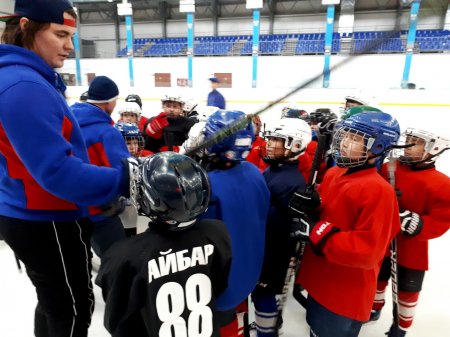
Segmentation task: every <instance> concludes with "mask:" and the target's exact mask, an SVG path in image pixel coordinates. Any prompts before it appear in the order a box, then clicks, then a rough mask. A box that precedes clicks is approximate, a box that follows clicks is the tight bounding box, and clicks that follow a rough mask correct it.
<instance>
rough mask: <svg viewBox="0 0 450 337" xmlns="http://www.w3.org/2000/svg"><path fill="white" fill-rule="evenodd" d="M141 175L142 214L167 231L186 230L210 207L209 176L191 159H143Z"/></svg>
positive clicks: (167, 156)
mask: <svg viewBox="0 0 450 337" xmlns="http://www.w3.org/2000/svg"><path fill="white" fill-rule="evenodd" d="M141 174H142V184H141V186H140V189H141V198H140V200H139V204H140V212H141V213H143V214H145V215H146V216H148V217H150V218H153V219H155V220H156V221H155V222H156V223H158V224H160V225H162V226H163V228H164V229H167V230H170V231H179V230H183V229H186V228H188V227H190V226H192V224H193V223H194V222H195V220H196V219H197V217H198V216H199V215H200V214H202V213H203V212H205V211H206V209H207V208H208V204H209V199H210V195H211V186H210V182H209V178H208V174H207V173H206V171H205V170H204V169H203V168H202V167H201V166H200V164H198V163H197V162H196V161H195V160H193V159H192V158H189V157H187V156H184V155H182V154H179V153H175V152H170V151H166V152H159V153H156V154H154V155H151V156H150V157H147V158H146V159H145V160H144V162H143V164H142V166H141Z"/></svg>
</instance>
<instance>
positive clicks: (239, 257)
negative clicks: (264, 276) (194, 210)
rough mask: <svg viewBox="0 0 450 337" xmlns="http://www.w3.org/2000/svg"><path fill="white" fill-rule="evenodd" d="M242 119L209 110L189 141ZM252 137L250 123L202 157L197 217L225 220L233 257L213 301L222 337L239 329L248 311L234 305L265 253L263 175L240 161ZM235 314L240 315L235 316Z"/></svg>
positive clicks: (245, 292) (266, 195)
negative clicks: (203, 191)
mask: <svg viewBox="0 0 450 337" xmlns="http://www.w3.org/2000/svg"><path fill="white" fill-rule="evenodd" d="M241 118H246V116H245V114H244V113H243V112H240V111H229V110H218V111H216V112H214V113H213V114H211V115H210V116H209V117H208V119H207V121H206V125H205V128H204V131H203V132H202V133H201V134H200V135H199V134H198V133H197V138H198V141H197V142H194V141H192V142H191V144H192V145H198V144H199V143H200V142H201V141H202V140H203V138H206V139H209V138H210V137H211V136H212V135H214V134H216V133H217V132H220V131H221V130H222V129H224V128H226V127H227V126H229V125H230V124H232V123H233V122H235V121H236V120H238V119H241ZM192 137H195V135H192ZM190 138H191V135H190ZM252 139H253V127H252V125H251V122H250V123H248V124H247V125H246V126H244V127H243V128H242V129H241V130H239V131H237V132H236V133H234V134H233V135H231V136H229V137H227V138H225V139H223V140H221V141H220V142H219V143H218V144H215V145H213V146H212V147H210V148H208V149H207V150H206V153H203V156H202V159H201V160H202V162H203V163H204V164H205V166H206V167H207V170H208V175H209V178H210V180H211V189H212V196H211V202H210V205H209V207H208V210H207V212H206V213H205V214H204V215H202V218H205V219H219V220H222V221H224V222H225V224H226V225H227V228H228V231H229V233H230V236H231V242H232V252H233V261H232V264H231V271H230V276H229V278H228V288H227V289H226V290H225V292H224V293H223V294H222V295H220V296H219V298H218V300H217V308H218V310H220V311H221V312H220V319H221V322H220V323H221V327H222V328H221V336H222V337H235V336H237V335H239V334H242V333H243V328H244V327H243V325H244V323H243V320H242V319H243V316H244V314H243V312H246V311H247V309H246V308H245V305H243V306H241V307H244V309H241V308H239V309H236V308H237V307H238V306H239V304H241V303H242V302H245V303H246V301H247V297H248V295H249V294H250V293H251V292H252V290H253V289H254V287H255V285H256V283H257V282H258V278H259V275H260V272H261V267H262V263H263V257H264V238H265V224H266V219H267V212H268V210H269V197H270V195H269V190H268V189H267V186H266V183H265V181H264V178H263V176H262V174H261V173H260V172H259V171H258V169H257V168H256V167H255V166H254V165H253V164H250V163H249V162H247V161H245V158H246V156H247V154H248V151H249V150H250V146H251V142H252ZM191 140H193V139H192V138H191ZM197 155H202V154H201V153H200V154H197ZM237 312H239V315H236V313H237ZM238 318H239V319H238Z"/></svg>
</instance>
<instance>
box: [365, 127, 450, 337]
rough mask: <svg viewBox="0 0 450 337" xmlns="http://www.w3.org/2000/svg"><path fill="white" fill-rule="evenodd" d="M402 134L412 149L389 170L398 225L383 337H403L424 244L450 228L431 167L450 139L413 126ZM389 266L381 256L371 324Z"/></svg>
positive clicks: (444, 197) (445, 186) (442, 181)
mask: <svg viewBox="0 0 450 337" xmlns="http://www.w3.org/2000/svg"><path fill="white" fill-rule="evenodd" d="M402 136H403V137H404V138H405V145H412V146H411V147H406V148H405V149H404V150H403V154H402V155H401V156H400V157H399V159H398V161H399V162H400V163H399V164H398V165H397V168H396V171H395V188H396V189H397V191H398V196H399V197H398V203H399V207H400V221H401V232H400V233H399V234H398V235H397V263H398V307H397V308H398V317H394V323H393V324H392V326H391V328H390V330H389V332H388V336H389V337H403V336H405V335H406V332H407V331H408V329H409V328H410V327H411V325H412V323H413V319H414V314H415V309H416V306H417V303H418V299H419V294H420V291H421V289H422V282H423V278H424V275H425V271H426V270H428V240H431V239H435V238H438V237H440V236H441V235H443V234H444V233H445V232H446V231H447V230H448V229H449V226H450V225H449V224H450V179H449V178H448V177H447V176H446V175H445V174H442V173H441V172H439V171H437V170H436V167H435V162H436V159H437V158H438V157H439V155H440V154H441V153H442V152H444V151H445V150H447V149H449V148H450V140H449V139H448V137H444V136H442V135H438V134H435V133H431V132H428V131H424V130H419V129H413V128H409V129H406V131H405V132H404V134H403V135H402ZM387 165H389V164H385V165H384V166H383V169H382V174H383V176H385V177H386V179H389V173H388V168H387ZM418 186H420V192H419V191H418V190H417V188H418ZM390 267H391V265H390V259H389V258H385V259H384V261H383V266H382V268H381V272H380V274H379V277H378V285H377V294H376V296H375V301H374V304H373V308H372V309H373V310H372V313H371V317H370V319H371V320H372V321H375V320H377V319H378V318H379V317H380V313H381V309H382V308H383V306H384V303H385V300H384V295H385V291H386V286H387V283H388V280H389V277H390V270H391V268H390ZM397 318H398V320H397Z"/></svg>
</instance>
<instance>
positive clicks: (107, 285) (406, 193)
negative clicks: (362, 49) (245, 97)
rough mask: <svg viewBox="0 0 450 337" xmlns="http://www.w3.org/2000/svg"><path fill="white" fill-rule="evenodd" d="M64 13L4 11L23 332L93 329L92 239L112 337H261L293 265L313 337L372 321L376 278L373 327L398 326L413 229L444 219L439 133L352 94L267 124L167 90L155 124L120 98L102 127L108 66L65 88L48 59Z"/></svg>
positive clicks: (4, 216)
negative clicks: (68, 95)
mask: <svg viewBox="0 0 450 337" xmlns="http://www.w3.org/2000/svg"><path fill="white" fill-rule="evenodd" d="M76 19H77V14H76V12H75V10H74V8H73V5H72V3H71V2H70V1H69V0H33V1H30V0H16V1H15V11H14V14H13V15H9V16H5V17H0V20H1V21H5V22H6V25H5V28H4V31H3V34H2V37H1V42H2V44H0V239H2V240H4V241H5V242H6V243H7V244H8V246H9V247H11V249H12V250H13V251H14V253H15V255H16V257H17V259H19V260H20V261H22V263H23V264H24V265H25V267H26V271H27V275H28V277H29V278H30V280H31V282H32V283H33V286H34V287H35V289H36V293H37V299H38V303H37V306H36V310H35V320H34V334H35V336H36V337H86V336H87V335H88V329H89V326H90V324H91V317H92V313H93V310H94V305H95V300H94V294H93V286H92V262H91V260H92V251H91V248H92V250H93V251H94V252H95V253H96V254H97V255H98V256H99V257H100V259H101V264H100V268H99V270H98V274H97V277H96V279H95V282H96V283H97V284H98V285H99V286H100V287H101V289H102V296H103V300H104V301H105V315H104V325H105V327H106V329H107V330H108V332H109V333H110V334H111V335H112V336H115V337H119V336H120V337H130V336H133V337H134V336H139V337H140V336H142V337H143V336H152V337H153V336H161V337H188V336H189V337H194V336H195V337H209V336H215V337H218V336H221V337H237V336H239V335H246V336H248V335H249V334H250V328H251V327H255V328H256V334H257V336H258V337H276V336H277V335H279V333H280V329H281V326H282V324H283V320H282V313H283V306H284V303H285V301H286V296H287V290H286V289H287V288H288V287H287V285H288V283H289V280H290V276H291V275H292V274H295V286H294V290H295V291H294V297H295V298H296V299H298V301H299V302H300V303H301V304H302V305H304V306H305V308H306V321H307V323H308V325H309V327H310V333H309V334H310V337H314V336H315V337H317V336H319V337H355V336H358V335H359V332H360V329H361V326H362V325H363V324H365V323H367V322H370V321H376V320H377V319H378V318H379V317H380V315H381V311H382V308H383V305H384V294H385V291H386V286H387V283H388V280H389V278H390V276H391V272H392V280H393V281H394V282H393V283H394V284H395V287H393V289H394V290H395V291H394V292H393V293H394V299H395V303H394V308H395V311H394V313H393V320H392V322H393V323H392V326H391V327H390V329H389V331H388V332H387V335H388V336H389V337H399V336H400V337H401V336H405V335H406V333H407V330H408V328H410V326H411V324H412V321H413V317H414V311H415V307H416V305H417V302H418V297H419V293H420V290H421V287H422V283H423V279H424V275H425V271H426V270H427V269H428V240H430V239H433V238H436V237H439V236H441V235H442V234H444V233H445V232H446V231H447V230H448V228H449V223H450V221H449V220H450V188H449V185H450V181H449V178H448V177H447V176H446V175H444V174H442V173H441V172H439V171H437V170H436V168H435V162H436V160H437V158H438V157H439V155H440V154H442V153H443V152H444V151H446V150H447V149H449V147H450V140H449V138H448V137H446V136H444V135H438V134H434V133H431V132H427V131H426V130H420V129H416V128H410V127H409V126H407V125H403V126H402V128H403V130H404V131H403V132H402V134H401V132H400V126H399V124H398V122H397V121H396V119H395V118H393V117H392V116H391V115H389V114H388V113H385V112H383V111H380V110H379V109H376V108H374V107H370V106H367V105H364V102H361V101H360V100H358V99H357V98H354V97H353V98H349V99H348V100H347V103H346V110H345V112H344V114H343V115H342V116H340V118H338V117H337V115H335V114H334V113H332V112H331V111H330V110H328V109H318V110H316V111H314V112H311V113H309V114H308V113H306V112H305V111H302V110H300V109H297V108H294V107H288V108H286V109H283V111H282V113H281V118H280V119H279V120H278V121H276V122H275V123H273V124H272V125H270V126H268V127H267V128H263V127H262V122H261V120H260V118H259V117H258V116H252V115H246V114H245V113H243V112H240V111H231V110H226V109H225V105H224V104H225V100H224V99H223V97H222V96H221V95H219V94H218V92H217V91H215V93H214V95H212V97H209V98H208V101H209V99H210V98H211V101H215V102H219V103H220V106H218V107H207V108H205V109H197V108H196V107H195V106H193V105H191V106H188V105H187V104H185V102H184V100H183V99H182V98H181V97H177V96H169V97H164V98H163V99H162V108H163V111H162V112H161V113H159V114H157V115H156V116H154V117H152V118H146V117H144V116H142V114H141V111H142V101H141V99H140V97H138V96H137V95H130V96H128V97H127V99H126V102H125V104H123V105H120V106H118V107H117V108H118V111H119V114H120V120H119V121H118V122H117V123H114V122H113V120H112V118H111V114H112V113H113V111H114V109H115V108H116V104H117V99H118V96H119V90H118V87H117V85H116V84H115V83H114V82H113V81H112V80H111V79H110V78H108V77H106V76H97V77H96V78H94V80H93V81H92V82H91V84H90V86H89V90H88V92H87V95H85V96H86V97H83V101H82V102H78V103H76V104H74V105H73V106H71V107H69V106H68V104H67V102H66V100H65V97H64V93H65V90H66V86H65V85H64V83H63V81H62V79H61V76H60V75H59V74H58V73H57V72H56V71H55V69H58V68H61V67H62V66H63V65H64V61H65V59H66V58H67V57H68V55H69V54H70V53H71V52H72V51H73V49H74V47H73V41H72V38H73V36H74V34H75V32H76V25H77V20H76ZM212 82H213V83H214V85H213V89H215V88H217V86H218V85H219V83H218V81H217V80H215V79H214V80H212ZM213 91H214V90H213ZM261 129H263V130H261ZM230 130H231V131H232V132H231V131H230ZM138 214H140V215H143V216H146V217H147V218H148V219H149V220H148V221H149V222H148V228H147V230H145V231H144V232H142V233H139V234H138V233H137V231H136V223H137V217H138ZM390 246H392V249H390V248H389V247H390ZM391 250H392V254H391V253H390V251H391ZM249 298H250V299H251V301H252V303H253V306H252V307H254V310H255V312H254V316H255V322H254V324H250V323H249V322H248V311H249V307H248V305H247V303H248V299H249ZM251 310H253V309H251ZM252 333H255V332H252Z"/></svg>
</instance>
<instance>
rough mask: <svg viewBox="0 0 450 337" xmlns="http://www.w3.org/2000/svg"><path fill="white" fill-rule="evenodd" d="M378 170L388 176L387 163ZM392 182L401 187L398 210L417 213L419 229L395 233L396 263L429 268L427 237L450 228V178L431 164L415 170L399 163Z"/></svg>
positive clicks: (410, 266)
mask: <svg viewBox="0 0 450 337" xmlns="http://www.w3.org/2000/svg"><path fill="white" fill-rule="evenodd" d="M381 173H382V175H383V176H384V177H386V179H387V168H386V164H385V165H384V166H383V168H382V170H381ZM395 185H396V188H397V189H398V190H400V193H401V196H400V198H399V206H400V209H406V210H409V211H412V212H415V213H417V214H419V215H420V217H421V218H422V220H423V229H422V232H421V233H420V234H419V235H417V236H414V237H407V236H405V235H402V234H401V233H400V234H399V235H398V236H397V251H398V253H397V255H398V263H399V264H400V265H402V266H404V267H408V268H411V269H417V270H428V240H430V239H434V238H437V237H440V236H441V235H443V234H444V233H445V232H446V231H447V230H448V229H449V227H450V178H449V177H447V176H446V175H445V174H443V173H441V172H439V171H437V170H436V168H434V167H431V168H427V169H422V170H420V169H419V170H417V169H413V168H412V167H411V166H407V165H402V164H398V165H397V169H396V172H395Z"/></svg>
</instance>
